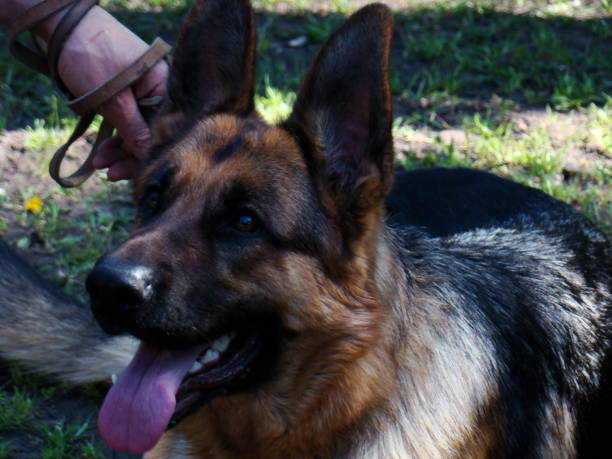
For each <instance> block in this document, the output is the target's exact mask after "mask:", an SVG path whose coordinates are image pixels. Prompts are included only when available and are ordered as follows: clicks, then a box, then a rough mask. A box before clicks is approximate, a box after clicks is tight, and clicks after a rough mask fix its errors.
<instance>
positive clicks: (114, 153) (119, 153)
mask: <svg viewBox="0 0 612 459" xmlns="http://www.w3.org/2000/svg"><path fill="white" fill-rule="evenodd" d="M122 143H123V140H121V137H119V136H113V137H110V138H108V139H106V140H104V141H102V142H101V143H100V145H99V146H98V149H97V151H96V155H95V156H94V159H93V166H94V167H95V168H96V169H104V168H106V167H109V166H111V165H112V164H113V163H116V162H117V161H121V160H123V159H126V158H128V157H130V156H131V155H130V154H129V153H128V152H127V151H125V150H124V149H123V148H122V147H121V144H122Z"/></svg>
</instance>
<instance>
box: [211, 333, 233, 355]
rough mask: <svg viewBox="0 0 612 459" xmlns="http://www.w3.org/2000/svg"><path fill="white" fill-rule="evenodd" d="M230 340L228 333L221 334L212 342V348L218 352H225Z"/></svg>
mask: <svg viewBox="0 0 612 459" xmlns="http://www.w3.org/2000/svg"><path fill="white" fill-rule="evenodd" d="M231 341H232V338H231V336H230V335H223V336H222V337H221V338H219V339H217V340H216V341H215V342H214V343H212V348H213V349H214V350H215V351H217V352H219V353H222V352H225V351H226V350H227V347H228V346H229V344H230V342H231Z"/></svg>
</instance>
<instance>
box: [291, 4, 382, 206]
mask: <svg viewBox="0 0 612 459" xmlns="http://www.w3.org/2000/svg"><path fill="white" fill-rule="evenodd" d="M392 29H393V19H392V16H391V12H390V10H389V8H388V7H386V6H384V5H382V4H373V5H369V6H366V7H364V8H362V9H361V10H359V11H357V12H356V13H355V14H353V15H352V16H351V17H350V18H349V19H348V20H347V21H346V22H345V23H344V24H343V25H342V27H341V28H340V29H339V30H338V31H336V32H335V33H334V34H333V35H332V36H331V38H330V39H329V40H328V41H327V42H326V43H325V45H324V46H323V48H322V49H321V51H320V52H319V54H318V55H317V57H316V59H315V61H314V64H313V65H312V67H311V69H310V71H309V72H308V74H307V76H306V78H305V80H304V82H303V83H302V87H301V89H300V92H299V94H298V97H297V101H296V103H295V106H294V108H293V113H292V114H291V116H290V117H289V119H288V120H287V121H286V122H285V123H284V124H283V126H284V127H285V128H286V129H288V130H289V131H290V132H292V133H293V134H294V135H295V136H296V137H297V138H298V139H299V140H300V142H301V144H302V146H303V148H304V150H305V152H306V157H307V160H309V161H311V165H312V166H313V168H314V170H315V174H314V175H315V176H316V177H317V178H318V179H319V180H321V181H322V183H321V186H323V187H325V189H326V190H327V191H331V194H332V196H333V197H334V198H335V199H336V201H338V200H340V202H339V205H340V206H341V207H344V208H347V207H351V208H352V209H351V210H350V211H351V212H354V211H357V212H358V211H360V210H368V209H369V208H371V207H372V206H373V205H377V206H380V205H381V204H382V201H383V199H384V196H385V194H386V193H387V191H388V190H389V188H390V186H391V183H392V179H393V173H392V168H393V146H392V137H391V127H392V108H391V93H390V88H389V81H388V71H389V53H390V46H391V36H392Z"/></svg>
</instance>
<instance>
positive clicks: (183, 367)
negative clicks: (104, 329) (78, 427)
mask: <svg viewBox="0 0 612 459" xmlns="http://www.w3.org/2000/svg"><path fill="white" fill-rule="evenodd" d="M203 350H204V348H203V347H201V346H199V347H194V348H190V349H186V350H182V351H169V350H162V349H158V348H155V347H153V346H150V345H148V344H145V343H141V344H140V346H139V347H138V351H137V352H136V355H135V356H134V358H133V359H132V361H131V362H130V364H129V365H128V367H127V368H126V369H125V370H124V371H123V373H121V375H119V377H118V378H117V381H116V382H115V384H114V385H113V387H112V388H111V390H110V391H109V392H108V394H107V395H106V398H105V399H104V404H103V405H102V409H101V410H100V415H99V416H98V428H99V430H100V434H101V435H102V438H103V439H104V441H105V442H106V443H107V444H108V446H110V447H111V448H113V449H116V450H119V451H129V452H131V453H144V452H146V451H148V450H150V449H151V448H153V447H154V446H155V444H156V443H157V442H158V441H159V438H160V437H161V436H162V434H163V433H164V431H165V430H166V427H167V425H168V422H169V421H170V418H171V417H172V413H174V407H175V406H176V397H175V395H176V391H177V389H178V387H179V385H180V383H181V381H182V380H183V378H184V376H185V375H186V374H187V372H188V371H189V369H190V368H191V366H192V365H193V362H194V361H195V360H196V358H197V357H198V355H199V354H200V352H202V351H203Z"/></svg>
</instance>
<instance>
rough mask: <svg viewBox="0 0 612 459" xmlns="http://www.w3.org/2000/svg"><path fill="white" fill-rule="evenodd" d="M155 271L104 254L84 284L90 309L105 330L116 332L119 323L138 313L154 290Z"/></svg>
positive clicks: (145, 305)
mask: <svg viewBox="0 0 612 459" xmlns="http://www.w3.org/2000/svg"><path fill="white" fill-rule="evenodd" d="M155 284H156V278H155V271H154V270H153V269H152V268H151V267H150V266H146V265H143V264H138V263H129V262H125V261H116V260H113V259H112V258H108V257H104V258H102V259H100V261H98V263H97V264H96V266H95V267H94V269H93V270H92V271H91V273H90V274H89V276H87V280H86V282H85V286H86V288H87V291H88V293H89V297H90V300H91V305H92V309H93V312H94V314H95V316H96V318H97V319H98V321H99V322H100V324H101V325H102V328H104V329H105V330H106V331H107V332H108V333H120V332H122V331H124V330H123V327H121V324H122V323H124V322H125V321H126V320H129V317H131V316H132V315H134V314H141V313H142V312H144V311H143V310H144V309H146V308H147V304H148V303H149V302H150V301H151V299H152V297H153V296H154V294H155Z"/></svg>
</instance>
